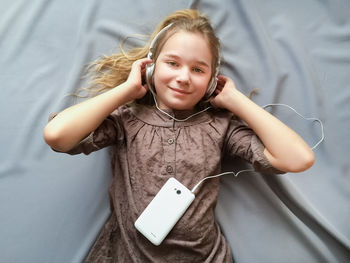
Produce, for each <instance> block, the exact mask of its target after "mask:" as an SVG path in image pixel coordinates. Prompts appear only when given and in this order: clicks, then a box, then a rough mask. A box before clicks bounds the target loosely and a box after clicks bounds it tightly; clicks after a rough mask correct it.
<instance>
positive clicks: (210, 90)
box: [205, 76, 218, 99]
mask: <svg viewBox="0 0 350 263" xmlns="http://www.w3.org/2000/svg"><path fill="white" fill-rule="evenodd" d="M217 83H218V81H217V77H216V76H215V77H213V78H212V79H211V80H210V82H209V84H208V88H207V92H206V93H205V97H206V98H207V99H209V98H210V96H212V95H213V94H214V92H215V89H216V86H217Z"/></svg>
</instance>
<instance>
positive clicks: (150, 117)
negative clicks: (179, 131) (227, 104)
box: [131, 104, 213, 127]
mask: <svg viewBox="0 0 350 263" xmlns="http://www.w3.org/2000/svg"><path fill="white" fill-rule="evenodd" d="M164 111H165V112H167V113H168V114H170V115H171V116H174V117H175V118H176V119H180V120H181V119H186V118H187V117H189V116H191V115H193V114H195V113H196V112H198V110H196V109H194V110H164ZM131 112H132V113H133V115H134V116H135V117H136V118H138V119H139V120H141V121H143V122H145V123H148V124H151V125H154V126H162V127H184V126H191V125H195V124H199V123H203V122H211V121H212V120H213V117H212V114H211V113H210V110H208V111H205V112H203V113H200V114H198V115H195V116H193V117H191V118H189V119H188V120H186V121H176V120H174V119H172V118H171V117H169V116H167V115H166V114H164V113H163V112H161V111H159V110H158V109H156V108H155V107H154V106H148V105H140V104H135V105H133V106H131Z"/></svg>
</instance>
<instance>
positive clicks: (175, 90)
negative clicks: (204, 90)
mask: <svg viewBox="0 0 350 263" xmlns="http://www.w3.org/2000/svg"><path fill="white" fill-rule="evenodd" d="M169 88H170V89H171V90H172V91H174V92H175V93H178V94H181V95H187V94H190V92H188V91H186V90H182V89H176V88H171V87H169Z"/></svg>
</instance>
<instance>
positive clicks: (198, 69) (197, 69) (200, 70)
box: [192, 67, 204, 73]
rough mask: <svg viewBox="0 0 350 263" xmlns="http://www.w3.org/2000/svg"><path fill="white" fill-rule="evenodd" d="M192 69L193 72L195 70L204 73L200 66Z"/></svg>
mask: <svg viewBox="0 0 350 263" xmlns="http://www.w3.org/2000/svg"><path fill="white" fill-rule="evenodd" d="M192 70H193V71H194V72H196V73H204V71H203V70H202V69H200V68H196V67H194V68H193V69H192Z"/></svg>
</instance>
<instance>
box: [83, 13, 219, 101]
mask: <svg viewBox="0 0 350 263" xmlns="http://www.w3.org/2000/svg"><path fill="white" fill-rule="evenodd" d="M169 24H173V25H172V26H171V29H169V32H166V34H162V36H161V37H159V39H158V40H157V43H156V44H155V46H154V49H153V62H154V63H155V61H156V60H157V58H158V55H159V53H160V51H161V49H162V47H163V45H164V44H165V42H166V40H167V39H169V37H170V36H171V35H173V34H174V33H176V32H178V31H180V30H183V31H187V32H198V33H201V34H202V35H203V36H204V38H205V39H206V40H207V41H208V44H209V47H210V49H211V52H212V58H213V59H212V69H213V70H212V71H213V72H212V75H213V74H214V73H215V70H214V69H216V68H217V67H218V66H219V65H218V64H219V56H220V54H219V49H220V43H219V40H218V38H217V37H216V36H215V33H214V30H213V28H212V26H211V24H210V21H209V19H208V18H207V17H206V16H204V15H201V14H200V12H199V11H197V10H194V9H184V10H179V11H175V12H173V13H171V14H170V15H168V16H167V17H166V18H165V19H164V20H163V21H162V22H161V23H160V24H159V25H158V26H157V27H156V28H155V30H154V31H153V33H152V34H151V36H150V38H149V40H148V42H147V44H146V45H145V46H143V47H136V48H132V49H131V50H129V51H127V52H126V51H124V49H123V47H122V46H121V52H120V53H117V54H112V55H110V56H103V57H101V58H99V59H98V60H96V61H94V62H93V63H92V64H91V65H89V67H88V71H89V73H90V74H91V75H92V80H91V85H90V86H89V87H88V88H86V89H85V90H87V91H88V92H89V95H88V96H94V95H97V94H100V93H102V92H105V91H107V90H110V89H112V88H114V87H116V86H118V85H120V84H122V83H123V82H125V81H126V80H127V78H128V76H129V73H130V70H131V66H132V64H133V62H134V61H136V60H138V59H141V58H145V57H147V54H148V52H149V48H150V45H151V42H152V40H153V39H154V37H155V36H156V35H157V34H158V33H159V31H160V30H162V29H163V28H164V27H166V26H167V25H169Z"/></svg>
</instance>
